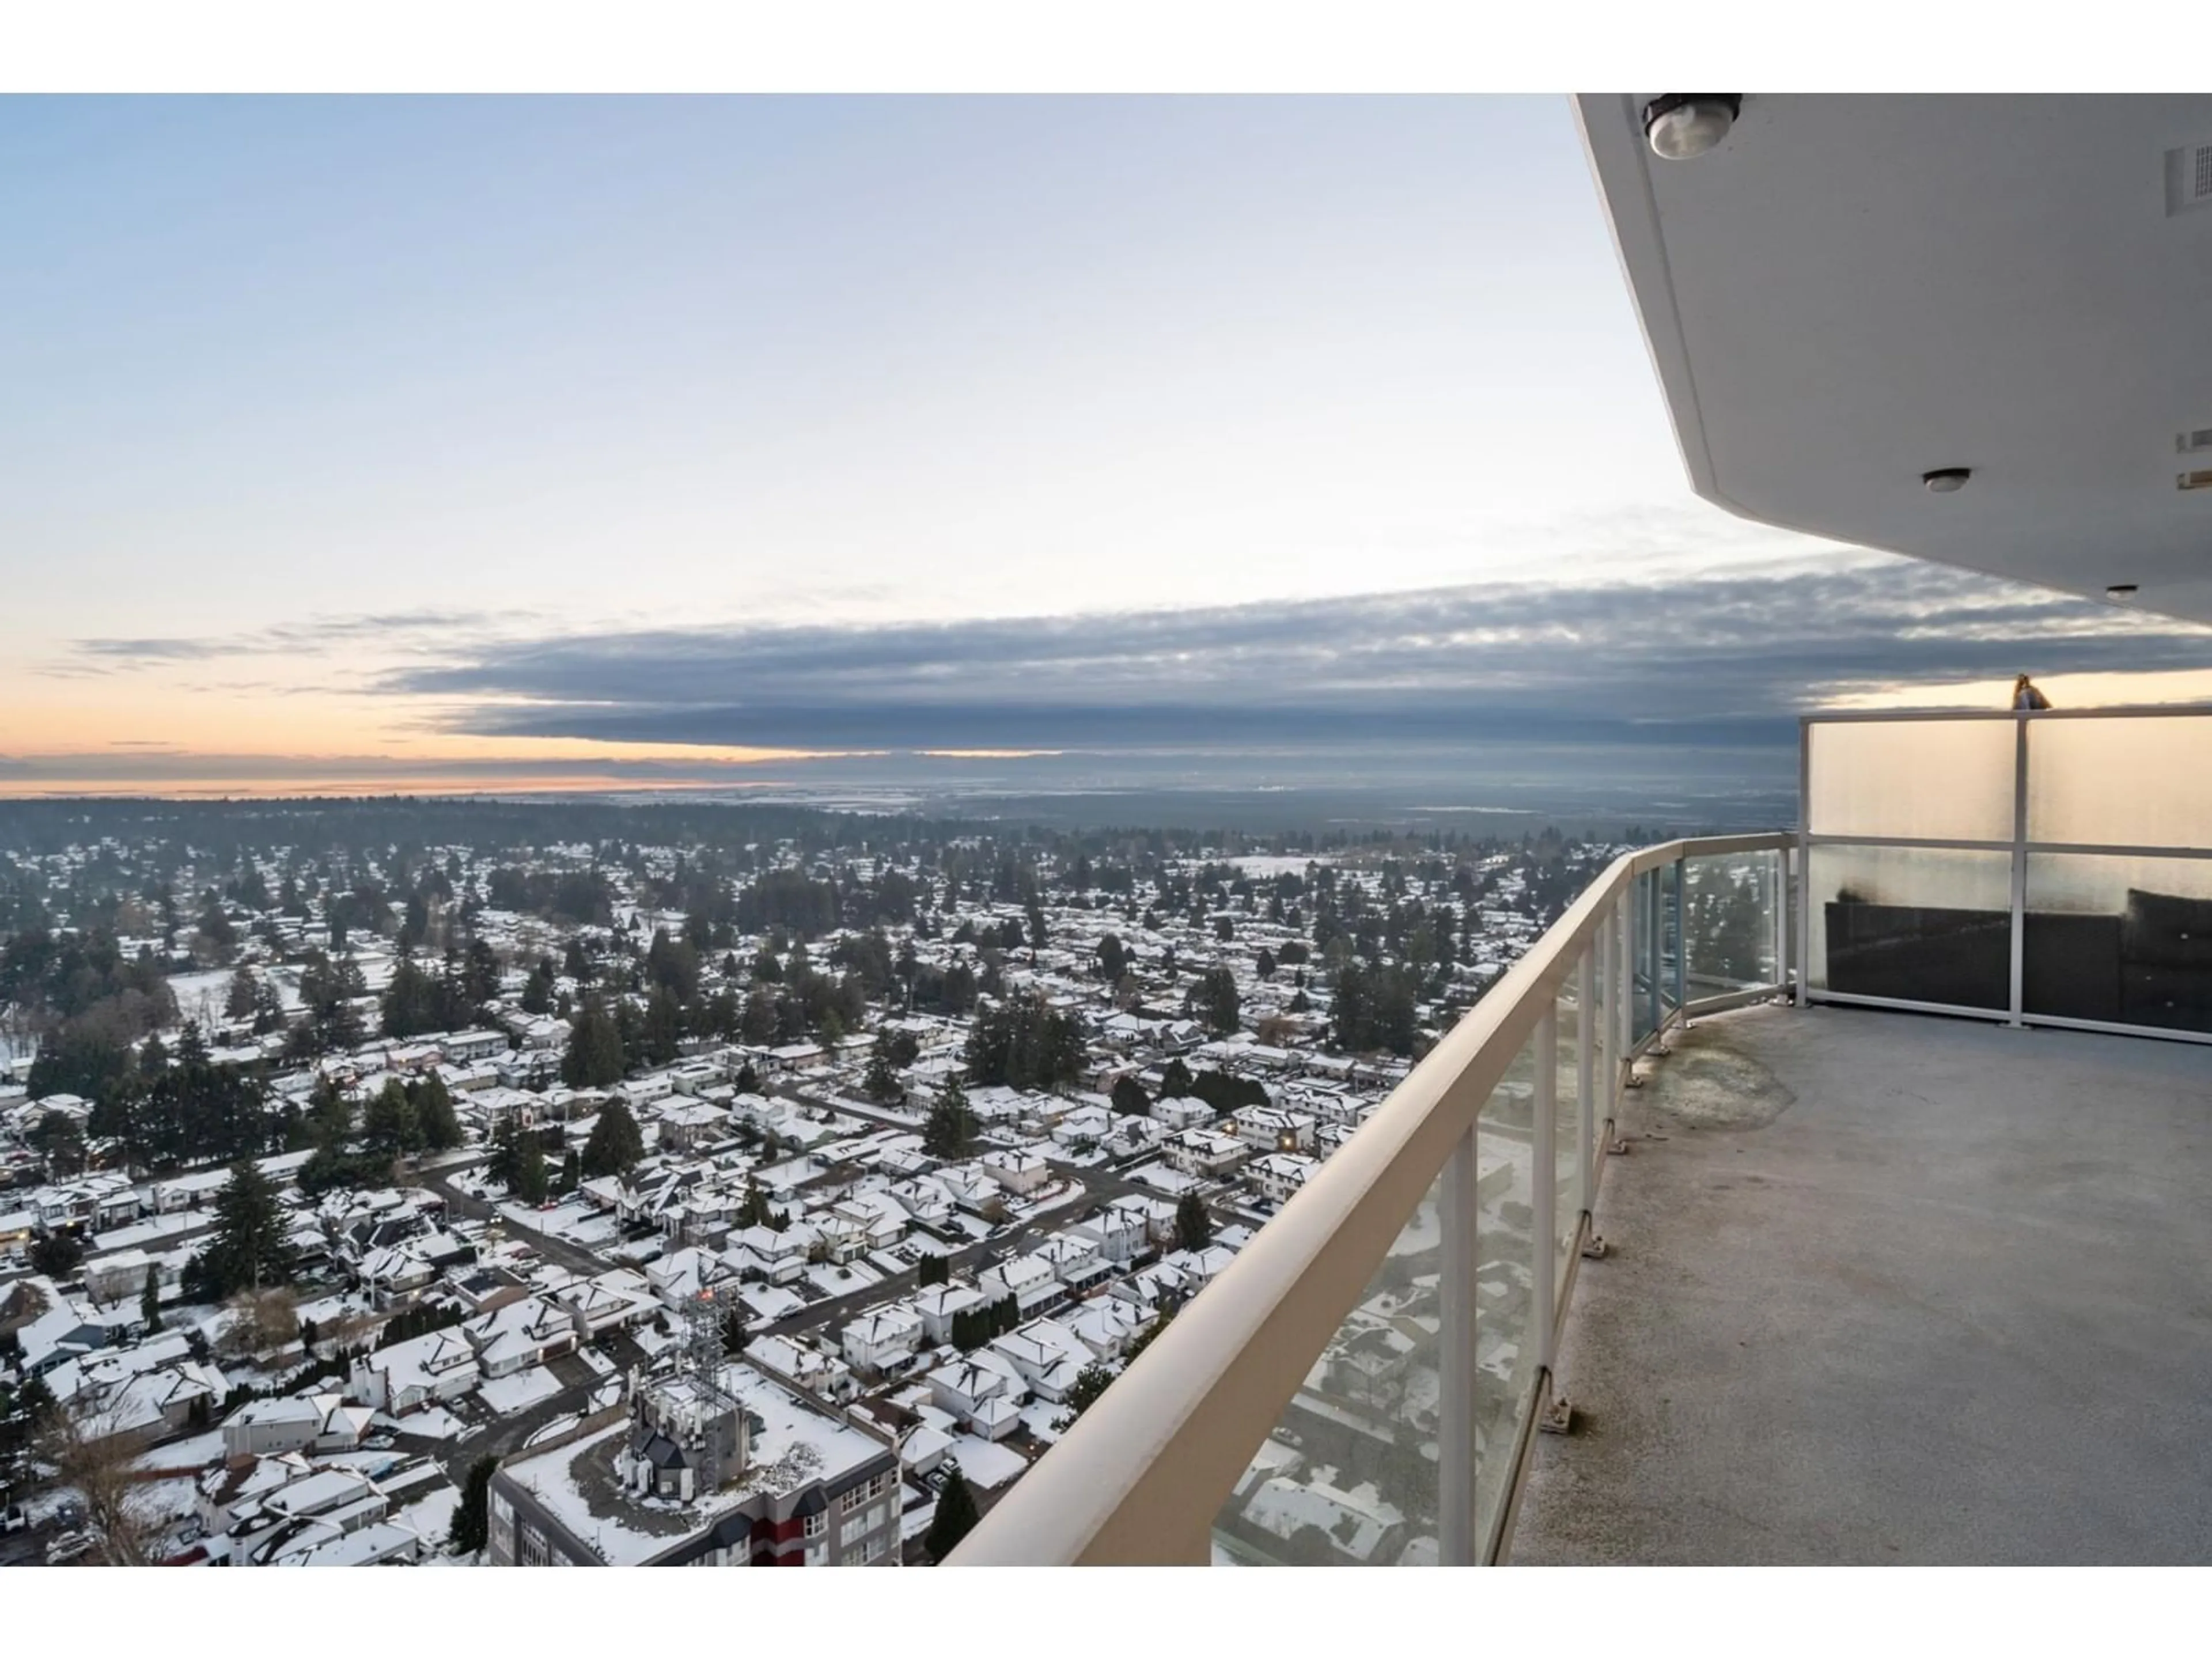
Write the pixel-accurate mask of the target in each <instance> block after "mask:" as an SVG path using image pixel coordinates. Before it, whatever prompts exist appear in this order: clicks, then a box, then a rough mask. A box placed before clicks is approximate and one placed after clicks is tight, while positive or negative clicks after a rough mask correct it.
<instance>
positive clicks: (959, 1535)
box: [921, 1463, 981, 1565]
mask: <svg viewBox="0 0 2212 1659" xmlns="http://www.w3.org/2000/svg"><path fill="white" fill-rule="evenodd" d="M980 1518H981V1517H980V1516H977V1514H976V1513H975V1493H974V1492H970V1491H969V1489H968V1482H967V1480H966V1479H965V1477H963V1475H962V1474H961V1473H960V1466H959V1465H958V1464H957V1463H956V1464H953V1465H951V1467H950V1468H948V1469H947V1470H946V1472H945V1490H944V1491H943V1492H939V1494H938V1495H937V1513H936V1515H935V1516H933V1517H932V1518H931V1520H930V1523H929V1530H928V1531H927V1533H925V1534H923V1535H922V1541H921V1547H923V1548H924V1549H926V1550H927V1551H928V1552H929V1559H930V1560H931V1561H932V1562H933V1563H935V1564H939V1565H941V1564H942V1563H943V1562H944V1560H945V1557H947V1556H948V1555H951V1553H952V1552H953V1551H954V1550H955V1549H956V1548H957V1547H959V1543H960V1541H961V1540H962V1539H963V1538H965V1537H966V1536H967V1535H968V1534H969V1533H971V1532H973V1531H974V1530H975V1522H977V1520H978V1519H980Z"/></svg>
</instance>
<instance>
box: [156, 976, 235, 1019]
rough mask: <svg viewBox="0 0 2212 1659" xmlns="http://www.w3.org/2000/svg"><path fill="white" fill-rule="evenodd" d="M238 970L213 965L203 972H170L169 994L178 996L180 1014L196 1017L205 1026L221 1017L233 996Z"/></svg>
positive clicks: (181, 1015)
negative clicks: (231, 991) (232, 986)
mask: <svg viewBox="0 0 2212 1659" xmlns="http://www.w3.org/2000/svg"><path fill="white" fill-rule="evenodd" d="M236 971H237V970H236V969H232V968H211V969H208V970H207V971H206V972H204V973H198V974H172V975H169V994H171V995H172V996H173V997H175V998H176V1000H177V1018H179V1019H180V1020H186V1019H196V1020H197V1021H199V1023H200V1024H202V1025H203V1026H206V1025H212V1024H215V1023H216V1022H217V1021H218V1020H220V1019H222V1018H223V1012H222V1011H223V1008H224V1006H225V1005H227V1004H228V1002H229V1000H230V981H231V975H233V974H234V973H235V972H236Z"/></svg>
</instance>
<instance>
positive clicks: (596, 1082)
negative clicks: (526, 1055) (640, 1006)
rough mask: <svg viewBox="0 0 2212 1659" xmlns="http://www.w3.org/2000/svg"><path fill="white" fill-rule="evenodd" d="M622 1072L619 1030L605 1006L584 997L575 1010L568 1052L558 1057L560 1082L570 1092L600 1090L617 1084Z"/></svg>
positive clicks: (620, 1033)
mask: <svg viewBox="0 0 2212 1659" xmlns="http://www.w3.org/2000/svg"><path fill="white" fill-rule="evenodd" d="M624 1006H628V1005H627V1004H625V1005H624ZM623 1069H624V1062H623V1040H622V1031H621V1029H620V1028H619V1027H618V1026H617V1024H616V1023H615V1019H614V1017H613V1016H612V1015H611V1014H610V1013H608V1012H607V1008H606V1005H605V1003H603V1002H601V1001H600V1000H599V999H598V998H597V997H591V998H587V999H586V1000H585V1003H584V1006H582V1007H581V1008H580V1009H578V1010H577V1011H576V1018H575V1024H574V1026H573V1027H572V1029H571V1030H569V1033H568V1052H567V1053H566V1054H562V1057H561V1081H562V1082H563V1083H565V1084H567V1085H568V1086H569V1087H570V1088H571V1089H604V1088H605V1087H607V1086H608V1085H610V1084H614V1083H619V1082H621V1081H622V1077H623Z"/></svg>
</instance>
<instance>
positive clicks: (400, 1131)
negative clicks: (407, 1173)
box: [361, 1077, 422, 1165]
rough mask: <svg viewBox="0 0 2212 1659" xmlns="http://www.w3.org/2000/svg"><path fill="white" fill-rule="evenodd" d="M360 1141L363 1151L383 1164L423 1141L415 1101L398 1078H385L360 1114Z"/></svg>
mask: <svg viewBox="0 0 2212 1659" xmlns="http://www.w3.org/2000/svg"><path fill="white" fill-rule="evenodd" d="M361 1140H362V1150H363V1151H365V1152H368V1155H369V1156H370V1157H371V1158H375V1159H377V1160H378V1161H379V1162H380V1163H381V1164H386V1165H389V1164H392V1163H393V1162H395V1161H396V1160H398V1159H399V1158H404V1157H405V1156H406V1155H407V1154H408V1153H410V1152H413V1151H415V1150H416V1147H418V1146H420V1145H421V1144H422V1130H421V1127H420V1126H419V1125H418V1124H417V1123H416V1119H415V1103H414V1102H412V1101H411V1100H410V1099H408V1097H407V1091H406V1088H405V1087H404V1085H402V1084H401V1083H400V1081H399V1079H398V1078H396V1077H393V1078H386V1079H385V1080H384V1087H383V1088H382V1089H381V1090H380V1091H378V1093H377V1096H376V1098H375V1099H374V1100H372V1101H370V1102H369V1103H368V1110H366V1111H365V1112H363V1113H362V1119H361Z"/></svg>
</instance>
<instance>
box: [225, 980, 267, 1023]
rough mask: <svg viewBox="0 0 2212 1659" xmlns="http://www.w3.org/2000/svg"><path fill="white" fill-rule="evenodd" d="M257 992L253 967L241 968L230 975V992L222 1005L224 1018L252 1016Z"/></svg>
mask: <svg viewBox="0 0 2212 1659" xmlns="http://www.w3.org/2000/svg"><path fill="white" fill-rule="evenodd" d="M257 992H258V987H256V986H255V984H254V981H253V972H252V969H249V968H240V969H239V970H238V971H237V972H236V973H234V974H233V975H231V976H230V994H229V995H228V997H227V998H226V999H225V1000H224V1002H223V1005H222V1012H223V1018H226V1019H245V1018H247V1017H248V1016H250V1015H251V1014H252V1012H253V1005H254V1000H255V997H256V994H257Z"/></svg>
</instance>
